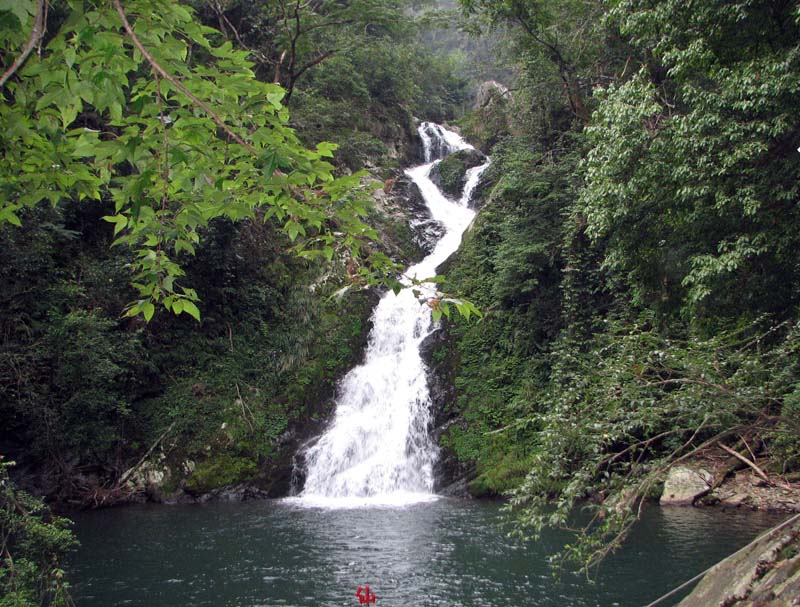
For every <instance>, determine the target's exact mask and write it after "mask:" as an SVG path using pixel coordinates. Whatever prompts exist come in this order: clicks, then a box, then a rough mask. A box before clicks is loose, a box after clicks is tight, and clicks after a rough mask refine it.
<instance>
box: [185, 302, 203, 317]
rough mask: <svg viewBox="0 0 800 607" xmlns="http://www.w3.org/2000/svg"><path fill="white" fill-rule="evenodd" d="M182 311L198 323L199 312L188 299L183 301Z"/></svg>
mask: <svg viewBox="0 0 800 607" xmlns="http://www.w3.org/2000/svg"><path fill="white" fill-rule="evenodd" d="M183 311H184V312H186V313H187V314H189V315H190V316H192V317H193V318H194V319H195V320H196V321H197V322H200V310H199V309H198V308H197V306H196V305H194V303H192V302H191V301H189V300H188V299H184V300H183Z"/></svg>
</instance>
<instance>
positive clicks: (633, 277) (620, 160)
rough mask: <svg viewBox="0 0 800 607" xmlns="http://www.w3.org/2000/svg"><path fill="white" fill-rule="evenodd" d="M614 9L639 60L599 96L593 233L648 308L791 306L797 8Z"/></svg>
mask: <svg viewBox="0 0 800 607" xmlns="http://www.w3.org/2000/svg"><path fill="white" fill-rule="evenodd" d="M612 17H613V19H614V20H615V21H616V22H617V23H618V24H619V26H620V29H621V32H622V34H623V35H625V36H627V37H628V38H629V39H630V40H631V42H632V44H633V45H634V48H635V49H637V53H638V58H639V60H640V61H641V68H640V69H638V70H636V69H634V70H631V71H632V72H634V74H633V76H632V77H631V78H630V79H629V80H627V81H625V82H621V83H618V84H615V85H613V86H610V87H608V89H607V90H606V91H605V92H602V93H599V94H600V95H602V97H603V99H602V101H601V103H600V105H599V108H598V110H597V112H596V114H595V116H594V120H593V124H592V126H591V127H590V128H589V129H588V135H589V137H590V140H591V143H592V146H593V148H592V150H591V151H590V152H589V154H588V158H587V160H586V164H585V170H586V187H585V189H584V190H583V192H582V194H581V201H580V205H579V206H580V208H581V211H582V213H583V214H584V216H585V217H586V218H587V220H588V228H587V232H588V234H589V235H590V236H591V237H592V238H593V239H595V241H597V240H599V239H608V247H609V248H608V253H607V256H606V265H607V266H608V267H609V268H613V269H614V270H615V272H616V273H617V274H618V275H620V276H623V277H624V281H625V282H626V283H627V284H629V285H630V287H631V288H632V289H633V292H634V294H635V295H636V296H637V299H638V301H639V302H641V303H643V304H645V305H652V306H654V307H657V308H659V309H661V311H663V312H668V313H674V312H675V311H676V310H677V309H678V308H683V311H684V312H685V313H686V314H687V315H692V316H694V317H695V318H697V317H702V316H703V314H706V313H709V312H710V313H711V314H715V315H721V316H736V315H739V314H743V313H745V314H746V313H756V314H757V313H758V312H773V313H776V314H780V315H785V314H786V313H787V312H788V311H790V310H791V309H792V307H793V306H794V305H796V303H797V290H796V289H797V285H798V283H799V282H800V273H799V272H798V266H797V256H796V252H797V249H798V246H800V242H799V241H798V233H800V215H798V209H800V207H799V206H798V203H799V202H800V154H798V153H797V149H798V147H800V136H799V135H798V133H800V131H798V121H797V116H798V113H800V97H798V95H797V92H798V90H800V44H798V40H800V15H799V14H798V13H797V9H796V7H795V6H794V5H793V4H792V3H780V2H779V3H775V2H766V1H759V0H745V1H741V2H734V3H727V4H725V5H724V6H723V7H720V6H719V5H718V4H717V3H711V2H696V3H690V4H687V3H684V2H678V1H675V2H660V3H651V2H646V1H639V0H629V1H628V0H626V1H623V2H617V3H616V4H615V7H614V10H613V12H612ZM634 57H635V56H634ZM634 65H635V64H634ZM711 302H713V309H710V308H709V305H710V304H711Z"/></svg>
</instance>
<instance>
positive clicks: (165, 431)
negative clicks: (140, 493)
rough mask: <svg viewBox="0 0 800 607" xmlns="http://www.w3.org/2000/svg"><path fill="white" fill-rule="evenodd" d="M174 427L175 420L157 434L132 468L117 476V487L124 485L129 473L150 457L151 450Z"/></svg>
mask: <svg viewBox="0 0 800 607" xmlns="http://www.w3.org/2000/svg"><path fill="white" fill-rule="evenodd" d="M174 427H175V422H172V423H171V424H170V425H169V428H167V429H166V430H164V432H162V433H161V436H159V437H158V438H157V439H156V442H154V443H153V444H152V445H150V448H149V449H148V450H147V452H146V453H145V454H144V455H143V456H142V457H141V459H139V461H138V462H136V465H135V466H133V468H130V469H128V470H127V471H126V472H125V473H124V474H123V475H122V476H120V477H119V480H118V481H117V487H121V486H122V485H124V484H125V481H127V480H128V479H129V478H130V476H131V474H133V473H134V472H136V471H137V470H138V469H139V468H141V467H142V464H144V463H145V462H146V461H147V458H148V457H150V454H151V453H152V452H153V450H154V449H155V448H156V447H157V446H158V445H159V443H161V441H162V440H164V438H166V436H167V434H169V433H170V432H171V431H172V429H173V428H174Z"/></svg>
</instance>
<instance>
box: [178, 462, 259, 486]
mask: <svg viewBox="0 0 800 607" xmlns="http://www.w3.org/2000/svg"><path fill="white" fill-rule="evenodd" d="M257 471H258V465H257V464H256V462H254V461H253V460H252V459H249V458H247V457H237V456H233V455H230V454H228V453H221V454H219V455H216V456H214V457H213V458H211V459H208V460H206V461H204V462H201V463H200V464H198V465H197V468H196V469H195V471H194V472H193V473H192V475H191V476H190V477H189V479H188V480H187V481H186V489H187V491H189V492H191V493H205V492H208V491H212V490H214V489H219V488H220V487H226V486H228V485H233V484H235V483H240V482H243V481H246V480H249V479H252V478H253V477H254V476H255V475H256V473H257Z"/></svg>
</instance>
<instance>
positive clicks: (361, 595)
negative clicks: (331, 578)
mask: <svg viewBox="0 0 800 607" xmlns="http://www.w3.org/2000/svg"><path fill="white" fill-rule="evenodd" d="M356 596H357V597H358V603H359V604H360V605H366V604H367V603H374V602H375V599H377V598H378V597H377V596H375V593H374V592H372V591H370V589H369V586H365V587H364V588H362V587H361V586H359V587H358V590H357V591H356Z"/></svg>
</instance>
